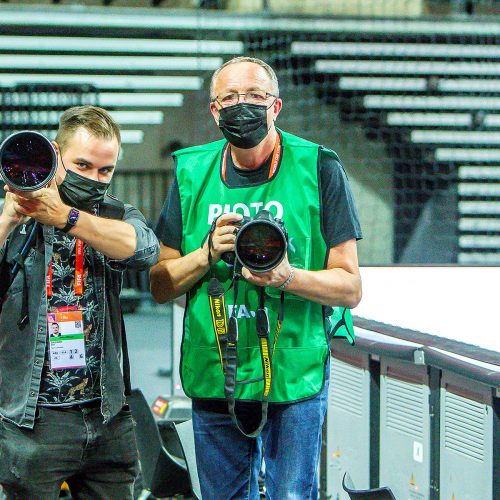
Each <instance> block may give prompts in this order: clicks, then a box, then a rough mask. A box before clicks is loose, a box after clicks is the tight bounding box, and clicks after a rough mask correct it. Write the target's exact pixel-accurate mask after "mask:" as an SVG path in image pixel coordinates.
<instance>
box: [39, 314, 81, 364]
mask: <svg viewBox="0 0 500 500" xmlns="http://www.w3.org/2000/svg"><path fill="white" fill-rule="evenodd" d="M47 327H48V335H49V358H50V369H51V370H63V369H68V368H83V367H85V366H87V364H86V360H85V335H84V333H83V313H82V311H67V312H57V313H49V314H48V315H47Z"/></svg>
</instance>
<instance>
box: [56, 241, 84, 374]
mask: <svg viewBox="0 0 500 500" xmlns="http://www.w3.org/2000/svg"><path fill="white" fill-rule="evenodd" d="M83 259H84V243H83V241H82V240H79V239H77V240H76V243H75V280H74V287H75V295H77V296H81V295H82V294H83V262H84V260H83ZM46 286H47V297H51V296H52V262H51V263H50V265H49V270H48V273H47V283H46ZM47 328H48V335H49V357H50V369H51V370H62V369H68V368H83V367H85V366H87V364H86V359H85V335H84V327H83V312H82V311H81V310H76V311H64V312H51V313H48V314H47Z"/></svg>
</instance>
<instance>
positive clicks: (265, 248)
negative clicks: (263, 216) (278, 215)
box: [235, 220, 286, 272]
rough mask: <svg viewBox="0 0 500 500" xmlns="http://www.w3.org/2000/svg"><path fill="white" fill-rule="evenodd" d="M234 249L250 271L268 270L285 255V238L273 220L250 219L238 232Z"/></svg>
mask: <svg viewBox="0 0 500 500" xmlns="http://www.w3.org/2000/svg"><path fill="white" fill-rule="evenodd" d="M235 251H236V255H237V257H238V259H239V260H240V261H241V263H242V264H243V265H244V266H245V267H246V268H248V269H249V270H250V271H254V272H265V271H270V270H271V269H274V268H275V267H276V266H277V265H278V264H279V263H280V262H281V260H282V259H283V257H284V255H285V251H286V238H285V235H284V234H283V232H282V231H281V230H280V228H279V227H278V226H277V225H276V224H275V223H274V222H267V221H261V220H256V221H252V222H250V223H248V224H247V225H246V226H243V227H242V228H241V229H240V231H239V232H238V236H237V238H236V246H235Z"/></svg>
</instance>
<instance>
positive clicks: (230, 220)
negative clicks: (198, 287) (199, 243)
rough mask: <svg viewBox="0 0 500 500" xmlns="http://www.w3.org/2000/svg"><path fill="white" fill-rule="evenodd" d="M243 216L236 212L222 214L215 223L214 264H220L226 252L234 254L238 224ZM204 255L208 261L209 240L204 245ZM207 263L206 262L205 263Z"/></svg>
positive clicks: (213, 236)
mask: <svg viewBox="0 0 500 500" xmlns="http://www.w3.org/2000/svg"><path fill="white" fill-rule="evenodd" d="M242 218H243V216H242V215H241V214H237V213H235V212H229V213H227V214H222V215H221V216H220V217H219V218H218V219H217V221H216V223H215V229H214V231H213V233H212V248H211V249H210V252H211V254H212V264H215V263H216V262H218V261H219V260H220V258H221V255H222V254H223V253H224V252H232V251H233V250H234V242H235V240H236V229H237V224H236V223H238V222H239V221H240V220H241V219H242ZM203 253H204V255H205V256H206V258H207V261H208V238H207V239H206V241H205V243H204V245H203ZM205 262H206V261H205Z"/></svg>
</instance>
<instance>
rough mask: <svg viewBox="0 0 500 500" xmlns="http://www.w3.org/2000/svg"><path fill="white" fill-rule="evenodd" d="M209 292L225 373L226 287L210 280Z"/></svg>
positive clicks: (212, 279)
mask: <svg viewBox="0 0 500 500" xmlns="http://www.w3.org/2000/svg"><path fill="white" fill-rule="evenodd" d="M207 291H208V301H209V303H210V313H211V316H212V324H213V327H214V332H215V339H216V340H217V348H218V350H219V358H220V366H221V368H222V372H223V373H224V372H225V370H224V363H223V352H224V351H225V348H226V344H227V332H228V326H227V312H226V300H225V298H224V287H223V286H222V285H221V282H220V281H219V280H218V279H217V278H210V281H209V282H208V290H207Z"/></svg>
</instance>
